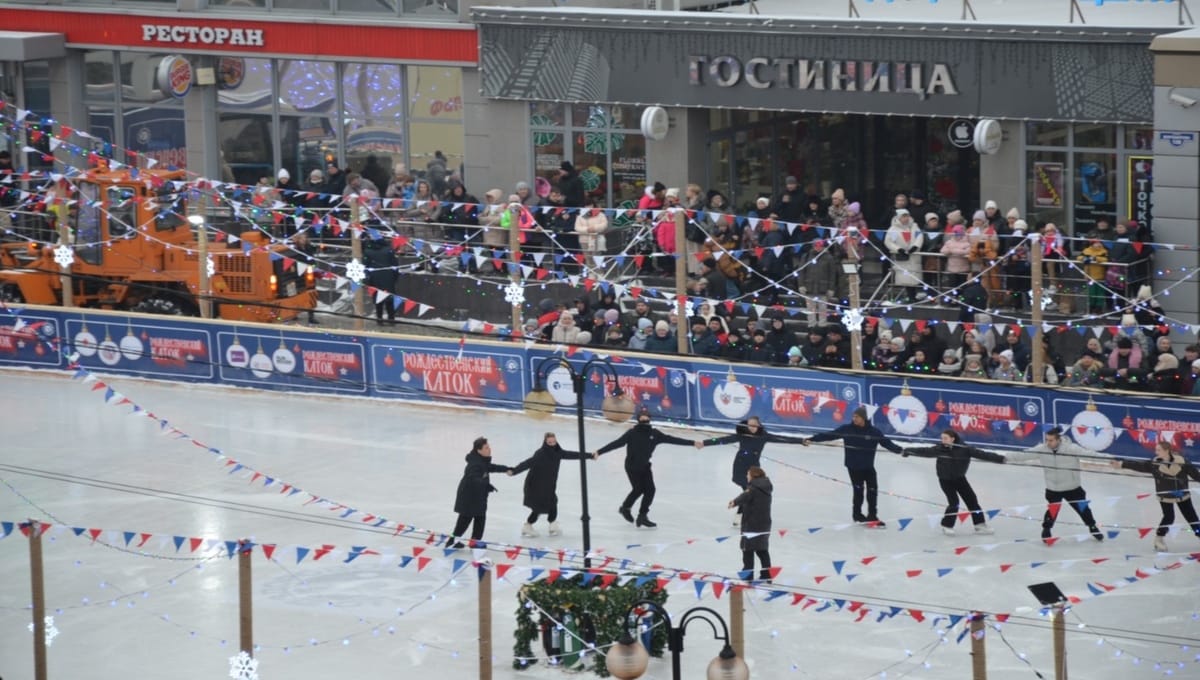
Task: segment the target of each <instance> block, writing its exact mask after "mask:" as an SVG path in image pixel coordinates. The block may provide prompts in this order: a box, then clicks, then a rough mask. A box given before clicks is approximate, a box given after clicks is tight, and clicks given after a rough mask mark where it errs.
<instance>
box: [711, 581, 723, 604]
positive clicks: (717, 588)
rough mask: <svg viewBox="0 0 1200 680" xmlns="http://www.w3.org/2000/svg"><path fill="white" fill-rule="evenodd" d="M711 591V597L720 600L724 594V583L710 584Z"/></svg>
mask: <svg viewBox="0 0 1200 680" xmlns="http://www.w3.org/2000/svg"><path fill="white" fill-rule="evenodd" d="M712 591H713V595H716V596H717V599H718V600H719V599H721V593H723V592H725V584H724V583H714V584H712Z"/></svg>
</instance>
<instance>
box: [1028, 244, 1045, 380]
mask: <svg viewBox="0 0 1200 680" xmlns="http://www.w3.org/2000/svg"><path fill="white" fill-rule="evenodd" d="M1029 283H1030V290H1031V291H1032V294H1033V300H1032V301H1031V303H1030V308H1031V309H1030V314H1029V322H1030V323H1032V324H1033V327H1034V333H1033V347H1031V348H1029V349H1030V358H1031V360H1030V366H1032V368H1031V369H1030V372H1031V373H1032V374H1033V375H1032V378H1033V381H1032V382H1033V384H1035V385H1040V384H1042V383H1043V382H1045V378H1046V355H1045V353H1044V352H1043V351H1042V240H1041V238H1040V235H1037V234H1030V237H1029Z"/></svg>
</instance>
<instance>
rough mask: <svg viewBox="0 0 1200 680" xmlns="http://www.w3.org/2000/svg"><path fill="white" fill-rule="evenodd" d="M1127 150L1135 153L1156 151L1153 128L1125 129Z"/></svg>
mask: <svg viewBox="0 0 1200 680" xmlns="http://www.w3.org/2000/svg"><path fill="white" fill-rule="evenodd" d="M1125 148H1126V149H1130V150H1134V151H1151V150H1153V149H1154V129H1153V128H1134V127H1130V128H1125Z"/></svg>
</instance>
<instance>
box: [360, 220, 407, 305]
mask: <svg viewBox="0 0 1200 680" xmlns="http://www.w3.org/2000/svg"><path fill="white" fill-rule="evenodd" d="M363 265H364V266H365V267H366V268H367V285H368V286H371V287H372V288H376V289H378V290H380V291H382V292H385V293H395V292H396V280H397V279H398V278H399V276H400V275H399V274H398V273H397V271H396V267H398V266H400V260H399V259H398V258H397V257H396V251H395V250H392V244H391V243H389V242H388V241H387V240H386V239H383V238H376V239H370V240H368V241H366V242H365V243H364V244H363ZM374 297H375V299H376V302H375V323H376V324H382V323H383V314H384V312H385V311H386V312H387V318H388V324H389V325H395V323H396V305H395V304H393V302H394V301H393V300H392V296H391V295H388V296H387V297H384V298H383V299H382V300H380V299H379V297H380V296H378V295H376V296H374Z"/></svg>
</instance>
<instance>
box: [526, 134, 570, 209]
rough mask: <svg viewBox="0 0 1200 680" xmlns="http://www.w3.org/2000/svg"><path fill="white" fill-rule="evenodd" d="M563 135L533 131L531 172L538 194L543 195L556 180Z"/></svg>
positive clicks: (561, 152)
mask: <svg viewBox="0 0 1200 680" xmlns="http://www.w3.org/2000/svg"><path fill="white" fill-rule="evenodd" d="M563 153H564V147H563V135H562V133H559V132H537V131H535V132H534V133H533V174H534V180H535V184H536V186H535V187H534V189H535V190H536V191H537V193H538V195H539V196H543V197H544V196H545V195H546V194H547V193H549V191H550V187H551V186H553V185H554V182H557V181H558V170H559V167H560V166H561V165H562V162H563V158H564V156H563Z"/></svg>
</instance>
